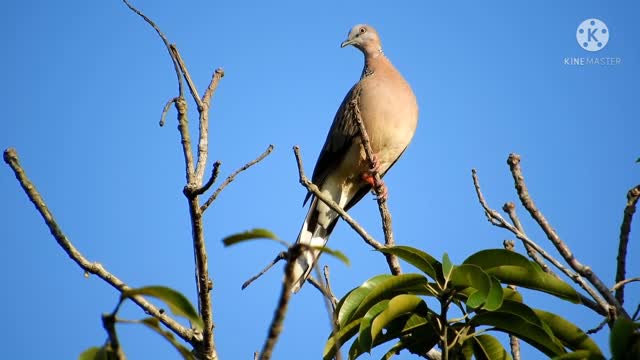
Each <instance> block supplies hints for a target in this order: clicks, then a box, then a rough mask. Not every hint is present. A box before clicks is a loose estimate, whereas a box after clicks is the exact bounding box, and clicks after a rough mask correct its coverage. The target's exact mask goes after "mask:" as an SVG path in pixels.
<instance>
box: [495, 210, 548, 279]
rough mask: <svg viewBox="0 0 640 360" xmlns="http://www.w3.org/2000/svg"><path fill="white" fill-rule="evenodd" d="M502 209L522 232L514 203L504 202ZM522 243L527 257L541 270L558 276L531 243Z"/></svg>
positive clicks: (522, 228)
mask: <svg viewBox="0 0 640 360" xmlns="http://www.w3.org/2000/svg"><path fill="white" fill-rule="evenodd" d="M502 210H503V211H504V212H506V213H507V215H509V218H510V219H511V222H512V223H513V225H514V226H515V227H516V229H518V230H520V232H522V233H523V234H524V233H525V232H524V227H523V226H522V223H521V222H520V218H519V217H518V214H517V213H516V205H515V204H514V203H512V202H508V203H505V204H504V206H502ZM522 244H523V245H524V248H525V249H526V250H527V255H529V257H530V258H531V259H532V260H533V261H535V262H536V263H538V265H540V267H541V268H542V270H544V272H546V273H549V274H552V275H554V276H556V277H557V276H558V275H556V273H554V272H553V271H551V269H550V268H549V265H547V264H546V263H545V262H544V260H543V259H542V258H541V257H540V256H539V254H538V253H537V252H536V250H535V249H534V248H533V247H531V245H529V244H527V243H526V242H522Z"/></svg>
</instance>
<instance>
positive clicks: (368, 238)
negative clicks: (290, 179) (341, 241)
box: [293, 146, 384, 250]
mask: <svg viewBox="0 0 640 360" xmlns="http://www.w3.org/2000/svg"><path fill="white" fill-rule="evenodd" d="M293 153H294V155H295V157H296V163H297V165H298V176H299V181H300V184H301V185H302V186H304V187H305V188H306V189H307V190H308V191H309V192H311V193H313V195H314V196H315V197H317V198H318V199H319V200H320V201H322V202H323V203H325V204H327V206H328V207H330V208H331V210H333V211H335V212H337V213H338V215H340V217H341V218H342V219H343V220H344V221H345V222H346V223H347V224H349V226H351V228H352V229H353V230H354V231H355V232H357V233H358V235H360V237H361V238H362V239H363V240H364V242H366V243H367V244H369V245H370V246H371V247H372V248H374V249H376V250H379V249H382V248H383V247H384V245H382V243H380V242H378V241H377V240H376V239H374V238H373V237H372V236H371V235H369V233H367V231H366V230H365V229H364V228H363V227H362V226H360V224H358V222H356V221H355V220H354V219H353V218H352V217H351V216H350V215H349V214H347V212H346V211H344V209H343V208H342V207H341V206H340V205H338V203H336V202H335V201H333V199H331V197H330V196H328V195H327V194H325V193H323V192H322V191H320V189H319V188H318V186H316V185H315V184H314V183H313V182H311V180H309V178H307V176H306V175H305V173H304V167H303V165H302V156H301V155H300V148H299V147H298V146H294V147H293Z"/></svg>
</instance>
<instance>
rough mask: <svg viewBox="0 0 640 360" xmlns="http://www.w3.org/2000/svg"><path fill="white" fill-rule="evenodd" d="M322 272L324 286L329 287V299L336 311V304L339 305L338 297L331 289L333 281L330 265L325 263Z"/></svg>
mask: <svg viewBox="0 0 640 360" xmlns="http://www.w3.org/2000/svg"><path fill="white" fill-rule="evenodd" d="M322 274H323V275H324V286H325V288H326V289H327V292H328V294H329V300H330V301H331V307H332V308H333V311H334V312H335V311H336V306H338V298H336V296H335V295H334V294H333V290H331V282H330V281H329V265H325V266H324V267H323V268H322Z"/></svg>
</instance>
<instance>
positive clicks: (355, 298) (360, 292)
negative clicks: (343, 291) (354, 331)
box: [336, 274, 393, 327]
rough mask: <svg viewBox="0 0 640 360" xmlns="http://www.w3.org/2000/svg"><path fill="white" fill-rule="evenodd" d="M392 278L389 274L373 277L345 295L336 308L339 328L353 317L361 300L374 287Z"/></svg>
mask: <svg viewBox="0 0 640 360" xmlns="http://www.w3.org/2000/svg"><path fill="white" fill-rule="evenodd" d="M392 277H393V275H389V274H382V275H377V276H374V277H372V278H371V279H369V280H367V281H365V282H364V283H363V284H362V285H360V286H359V287H357V288H355V289H353V290H351V291H350V292H349V293H348V294H347V295H345V296H344V297H343V298H342V299H341V300H340V302H339V303H338V305H337V307H336V312H337V313H338V324H339V325H340V327H343V326H345V325H346V324H347V322H348V321H349V320H350V319H351V317H352V316H353V313H354V312H355V311H356V309H357V308H358V306H360V304H361V303H362V300H363V299H364V298H365V297H366V296H367V295H368V294H369V293H370V292H371V290H372V289H373V288H374V287H376V286H377V285H378V284H380V283H381V282H383V281H385V280H387V279H390V278H392Z"/></svg>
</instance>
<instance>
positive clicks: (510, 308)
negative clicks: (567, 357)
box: [470, 301, 565, 357]
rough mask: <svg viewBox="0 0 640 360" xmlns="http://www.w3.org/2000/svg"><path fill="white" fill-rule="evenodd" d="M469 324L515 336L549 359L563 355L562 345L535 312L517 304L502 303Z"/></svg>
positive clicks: (476, 317) (478, 315)
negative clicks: (493, 328)
mask: <svg viewBox="0 0 640 360" xmlns="http://www.w3.org/2000/svg"><path fill="white" fill-rule="evenodd" d="M470 323H471V325H473V326H480V325H487V326H494V327H495V328H496V329H498V330H501V331H504V332H506V333H509V334H513V335H516V336H517V337H519V338H520V339H522V340H523V341H526V342H527V343H529V344H530V345H532V346H534V347H535V348H537V349H538V350H540V351H542V352H543V353H545V354H546V355H547V356H550V357H552V356H557V355H562V354H564V353H565V350H564V347H563V346H562V344H561V343H560V342H559V341H558V340H557V339H556V338H555V337H554V336H553V334H552V333H551V330H550V329H549V328H548V327H546V325H545V324H544V323H542V321H541V320H540V319H539V318H538V317H537V316H536V315H535V312H533V310H531V309H530V308H529V307H528V306H526V305H524V304H520V303H518V302H513V301H504V302H503V304H502V306H501V307H500V309H498V310H496V311H493V312H483V313H479V314H477V315H476V316H474V317H473V318H472V319H471V321H470Z"/></svg>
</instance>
